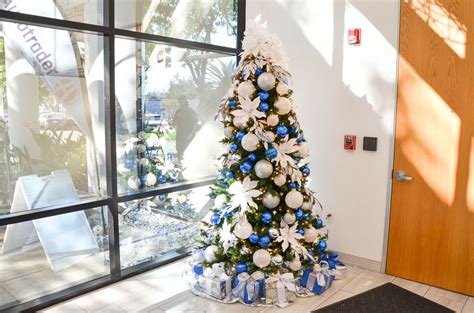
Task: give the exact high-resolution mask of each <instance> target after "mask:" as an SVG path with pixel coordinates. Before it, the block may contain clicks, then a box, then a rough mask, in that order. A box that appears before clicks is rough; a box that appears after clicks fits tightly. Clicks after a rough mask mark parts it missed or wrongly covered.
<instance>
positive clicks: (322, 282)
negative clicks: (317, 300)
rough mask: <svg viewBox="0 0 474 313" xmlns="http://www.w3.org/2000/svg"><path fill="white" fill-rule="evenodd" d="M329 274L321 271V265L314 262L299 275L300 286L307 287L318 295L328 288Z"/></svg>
mask: <svg viewBox="0 0 474 313" xmlns="http://www.w3.org/2000/svg"><path fill="white" fill-rule="evenodd" d="M330 279H331V277H330V275H329V274H328V273H326V272H324V271H323V269H322V268H321V265H319V264H314V266H313V268H308V269H306V270H304V271H303V276H302V277H301V287H304V288H306V289H309V290H310V291H311V292H313V293H315V294H317V295H320V294H322V293H323V292H324V291H325V290H326V289H327V288H329V284H330V282H329V280H330Z"/></svg>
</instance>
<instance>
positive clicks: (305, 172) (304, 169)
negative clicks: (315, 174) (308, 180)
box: [301, 166, 311, 175]
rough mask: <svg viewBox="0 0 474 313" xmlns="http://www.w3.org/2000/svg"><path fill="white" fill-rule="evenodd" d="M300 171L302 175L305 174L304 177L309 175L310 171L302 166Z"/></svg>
mask: <svg viewBox="0 0 474 313" xmlns="http://www.w3.org/2000/svg"><path fill="white" fill-rule="evenodd" d="M301 171H302V172H303V174H306V175H309V173H311V170H310V169H309V167H307V166H303V168H302V169H301Z"/></svg>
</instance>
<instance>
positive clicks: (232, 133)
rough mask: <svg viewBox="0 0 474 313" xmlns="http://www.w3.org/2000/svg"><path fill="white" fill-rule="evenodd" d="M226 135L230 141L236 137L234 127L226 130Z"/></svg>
mask: <svg viewBox="0 0 474 313" xmlns="http://www.w3.org/2000/svg"><path fill="white" fill-rule="evenodd" d="M224 135H225V136H226V138H229V139H230V138H232V137H234V127H232V126H229V127H226V128H224Z"/></svg>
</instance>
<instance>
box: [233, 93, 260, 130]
mask: <svg viewBox="0 0 474 313" xmlns="http://www.w3.org/2000/svg"><path fill="white" fill-rule="evenodd" d="M239 102H240V107H241V109H238V110H234V111H232V112H231V113H232V115H233V116H234V121H235V123H237V124H241V125H245V124H246V123H247V122H248V120H252V121H253V123H254V127H255V125H257V118H262V117H265V113H263V112H262V111H259V110H257V108H258V106H259V105H260V98H259V97H256V98H255V99H253V100H250V98H248V97H239ZM251 130H252V129H251Z"/></svg>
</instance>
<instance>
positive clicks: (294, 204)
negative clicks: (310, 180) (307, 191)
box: [285, 190, 303, 209]
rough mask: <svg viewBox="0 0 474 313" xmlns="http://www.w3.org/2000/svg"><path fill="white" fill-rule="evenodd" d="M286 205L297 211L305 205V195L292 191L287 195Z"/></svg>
mask: <svg viewBox="0 0 474 313" xmlns="http://www.w3.org/2000/svg"><path fill="white" fill-rule="evenodd" d="M285 203H286V205H287V206H288V207H289V208H292V209H297V208H299V207H300V206H301V205H302V204H303V195H302V194H301V192H299V191H296V190H292V191H290V192H289V193H287V194H286V196H285Z"/></svg>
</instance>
